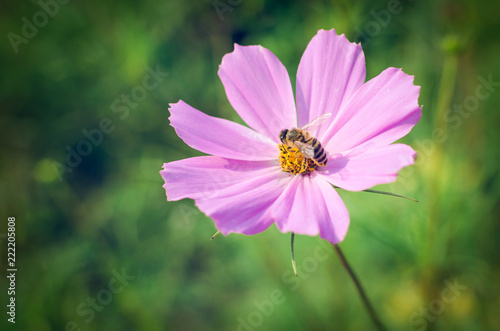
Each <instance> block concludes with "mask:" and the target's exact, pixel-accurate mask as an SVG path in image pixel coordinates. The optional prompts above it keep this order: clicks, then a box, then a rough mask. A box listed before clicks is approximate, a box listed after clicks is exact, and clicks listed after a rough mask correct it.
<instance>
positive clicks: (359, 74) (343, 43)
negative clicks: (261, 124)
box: [297, 29, 365, 138]
mask: <svg viewBox="0 0 500 331" xmlns="http://www.w3.org/2000/svg"><path fill="white" fill-rule="evenodd" d="M364 81H365V57H364V55H363V50H362V49H361V45H359V44H355V43H350V42H349V41H348V40H347V38H346V37H345V36H344V35H340V36H338V35H337V33H336V32H335V29H332V30H330V31H324V30H320V31H318V34H317V35H316V36H314V38H313V39H312V40H311V41H310V42H309V45H308V46H307V48H306V50H305V52H304V55H302V59H301V60H300V64H299V69H298V71H297V112H298V117H299V126H304V125H305V124H307V123H309V122H310V121H312V120H314V119H315V118H317V117H319V116H320V115H322V114H324V113H332V117H330V118H331V119H333V118H334V117H335V115H336V114H337V112H338V110H339V109H340V107H341V106H342V105H343V104H345V103H346V102H347V101H348V100H349V98H350V97H351V96H352V95H353V94H354V92H356V90H357V89H358V88H359V87H361V86H362V85H363V83H364ZM321 128H324V129H326V128H327V126H326V125H323V126H322V127H321ZM318 132H319V130H318ZM315 135H316V137H317V138H321V133H315Z"/></svg>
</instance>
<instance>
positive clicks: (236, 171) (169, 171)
mask: <svg viewBox="0 0 500 331" xmlns="http://www.w3.org/2000/svg"><path fill="white" fill-rule="evenodd" d="M277 167H279V166H278V165H277V162H275V161H254V162H252V161H239V160H231V159H223V158H220V157H216V156H200V157H192V158H189V159H184V160H179V161H174V162H170V163H165V164H164V165H163V170H162V171H160V174H161V175H162V177H163V179H164V180H165V184H164V185H163V187H164V188H165V190H166V192H167V199H168V200H169V201H177V200H180V199H184V198H191V199H195V200H196V199H209V198H211V197H214V196H217V195H220V194H221V193H220V192H222V191H224V190H227V189H228V188H229V187H231V186H233V185H237V184H239V183H240V182H241V181H246V180H250V179H252V178H256V177H259V176H262V175H263V174H267V173H268V172H269V169H270V168H277Z"/></svg>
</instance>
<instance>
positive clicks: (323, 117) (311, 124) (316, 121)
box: [301, 113, 332, 130]
mask: <svg viewBox="0 0 500 331" xmlns="http://www.w3.org/2000/svg"><path fill="white" fill-rule="evenodd" d="M330 116H332V113H325V114H323V115H321V116H319V117H317V118H315V119H313V120H312V121H311V122H309V123H308V124H306V125H304V127H302V128H301V129H302V130H306V129H310V128H313V127H315V126H318V125H320V124H322V123H323V122H324V121H326V120H327V119H328V118H329V117H330Z"/></svg>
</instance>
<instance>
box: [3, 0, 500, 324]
mask: <svg viewBox="0 0 500 331" xmlns="http://www.w3.org/2000/svg"><path fill="white" fill-rule="evenodd" d="M47 3H51V4H57V8H58V11H57V13H55V14H54V15H53V17H52V16H50V15H46V16H47V22H46V24H39V25H40V27H38V28H37V30H38V31H37V33H36V35H35V36H32V37H30V38H28V37H25V36H23V31H22V29H23V24H25V23H24V21H23V20H22V18H23V17H26V19H27V20H28V21H29V22H33V19H34V17H33V15H36V13H37V12H40V11H41V7H40V6H39V5H38V4H37V3H35V2H27V3H22V2H19V3H17V2H16V3H12V4H10V5H4V6H2V7H4V8H3V9H2V11H1V13H0V27H1V30H2V31H3V33H4V35H5V36H8V34H9V33H11V32H12V33H15V34H16V35H18V36H19V37H20V38H24V40H26V42H22V43H18V44H16V46H13V45H12V42H11V41H10V40H9V37H6V38H4V40H3V43H1V44H0V63H1V66H2V69H1V72H2V80H1V82H0V84H1V89H0V100H1V108H2V115H1V116H2V120H1V121H0V136H1V143H2V149H1V152H0V153H1V159H2V162H0V169H1V182H0V190H1V197H2V198H1V199H0V210H2V217H3V220H1V222H2V224H5V225H2V227H1V228H0V229H1V230H0V240H1V243H0V247H1V248H0V252H1V256H2V257H1V261H2V275H4V272H5V271H4V270H6V267H4V266H6V261H7V259H6V257H7V246H6V237H5V234H6V233H7V217H9V216H15V217H16V222H17V223H16V264H17V269H18V272H17V279H16V282H17V283H16V285H17V288H16V303H17V305H16V308H17V310H16V312H17V315H16V325H15V326H13V325H11V323H9V322H7V318H6V314H5V312H4V311H3V310H6V308H5V304H6V303H7V300H8V299H7V296H6V295H4V294H6V292H7V290H6V289H7V287H8V283H7V279H6V278H5V276H3V277H2V278H1V280H0V285H1V286H0V292H1V293H2V295H1V296H0V297H1V298H2V306H3V307H4V308H3V310H2V314H3V317H2V320H1V322H0V325H1V329H2V330H10V329H15V328H17V329H19V330H40V331H44V330H71V327H72V326H74V325H77V326H78V327H79V328H81V330H122V329H132V330H235V329H238V327H239V325H240V323H242V322H241V321H244V323H253V324H259V325H258V326H255V327H253V326H250V328H251V329H254V330H282V329H286V330H333V329H335V330H337V329H338V330H351V329H370V328H371V327H372V325H371V322H370V320H369V317H368V315H367V314H366V312H365V311H364V310H363V307H362V303H361V300H360V298H359V297H358V295H357V293H356V292H355V288H354V286H353V284H352V282H351V280H350V279H349V278H348V276H347V274H346V273H345V271H344V270H343V269H342V267H341V265H340V263H339V261H338V260H337V258H336V256H335V254H333V250H332V249H331V247H328V245H325V244H324V243H323V244H321V243H320V242H319V241H318V240H317V238H309V237H304V236H297V237H296V238H295V244H296V246H295V258H296V261H297V266H298V267H299V277H298V278H295V277H292V276H291V274H292V267H291V263H290V251H289V244H290V242H289V240H290V236H289V235H284V234H282V233H280V232H279V231H278V230H277V229H276V228H275V227H274V226H272V227H271V228H270V229H269V230H267V231H266V232H264V233H262V234H259V235H255V236H252V237H247V236H243V235H230V236H228V237H223V236H218V237H216V238H215V239H214V240H213V241H210V240H209V239H210V237H211V236H212V235H213V234H214V233H215V231H216V229H215V228H214V226H213V223H212V221H211V220H210V219H208V218H207V217H206V216H205V215H203V214H202V213H200V212H199V211H198V210H197V209H196V208H195V207H194V204H193V202H192V201H188V200H186V201H180V202H167V201H166V199H165V191H164V189H163V188H162V185H163V181H162V179H161V177H160V175H159V171H160V169H161V167H162V164H163V162H170V161H174V160H178V159H182V158H187V157H191V156H195V155H200V153H199V152H197V151H194V150H192V149H190V148H189V147H188V146H186V145H184V144H183V142H182V141H181V140H180V139H179V138H178V137H177V135H176V134H175V132H174V130H173V128H172V127H171V126H169V125H168V124H169V122H168V116H169V113H168V104H169V103H175V102H177V101H178V100H179V99H182V100H184V101H186V102H187V103H189V104H190V105H193V106H194V107H195V108H198V109H200V110H202V111H204V112H206V113H208V114H210V115H214V116H218V117H224V118H228V119H231V120H234V121H241V120H240V119H239V118H237V115H236V114H235V112H234V111H233V110H232V109H231V107H230V105H229V102H228V101H227V99H226V97H225V93H224V90H223V87H222V84H221V83H220V80H219V78H218V76H217V70H218V65H219V64H220V61H221V59H222V56H223V55H224V54H226V53H228V52H230V51H232V49H233V43H235V42H236V43H240V44H244V45H249V44H261V45H263V46H265V47H267V48H269V49H270V50H271V51H273V52H274V53H275V54H276V55H277V56H278V57H279V58H280V59H281V60H282V62H283V63H284V64H285V66H286V67H287V69H288V71H289V73H290V75H291V79H292V82H293V83H294V81H295V77H294V76H295V73H296V70H297V66H298V63H299V60H300V56H301V54H302V52H303V51H304V49H305V47H306V46H307V43H308V42H309V40H310V39H311V38H312V37H313V35H314V34H315V33H316V31H317V30H318V29H330V28H336V29H337V31H339V32H341V33H345V34H346V35H347V37H348V38H349V39H350V40H353V41H357V42H361V43H362V44H363V49H364V51H365V55H366V62H367V78H372V77H375V76H376V75H378V74H379V73H380V72H381V71H382V70H383V69H385V68H387V67H389V66H394V67H402V68H403V69H404V71H405V72H407V73H408V74H411V75H415V83H416V84H417V85H420V86H421V96H420V100H419V103H420V104H421V105H423V116H422V119H421V121H420V122H419V124H418V125H417V126H416V128H415V129H414V130H413V131H412V132H411V133H410V134H409V135H408V136H407V137H405V138H404V139H402V142H404V143H407V144H409V145H411V146H413V147H414V148H415V149H416V150H417V151H418V153H419V158H418V161H417V164H416V165H415V166H412V167H410V168H408V169H404V170H403V171H401V174H400V177H399V179H398V181H397V182H395V183H393V184H390V185H383V186H380V187H377V188H376V189H377V190H385V191H390V192H394V193H398V194H402V195H407V196H411V197H415V198H416V199H418V200H419V201H420V202H419V203H414V202H412V201H409V200H404V199H398V198H394V197H390V196H382V195H375V194H370V193H362V192H346V191H340V194H341V196H342V198H343V199H344V201H345V202H346V205H347V207H348V209H349V211H350V215H351V226H350V229H349V232H348V235H347V238H346V240H345V241H344V242H343V243H342V244H341V247H342V248H343V251H344V253H345V255H346V257H347V259H348V260H349V261H350V263H351V265H352V266H353V268H354V270H355V271H356V273H357V274H358V276H359V278H360V279H361V282H362V283H363V284H364V286H365V288H366V290H367V292H368V296H369V297H370V298H371V299H372V301H373V302H374V304H375V309H376V310H377V311H378V313H379V314H380V316H381V319H382V320H383V321H384V322H385V324H386V325H387V326H388V327H389V328H390V329H394V330H400V329H419V328H421V327H422V326H423V325H424V324H423V322H421V321H424V322H425V325H426V326H427V327H428V328H429V329H432V328H434V329H454V330H478V329H482V330H494V329H500V318H499V316H498V311H497V310H498V307H500V299H499V298H500V289H499V285H498V284H499V283H500V263H499V261H500V260H499V259H498V252H499V251H500V240H499V233H500V223H499V218H498V215H500V209H499V206H500V177H499V174H498V161H499V160H500V155H499V148H498V143H499V142H500V131H499V130H498V125H499V123H500V121H499V120H500V112H499V111H498V104H499V103H500V93H499V91H500V86H499V85H498V84H497V85H493V87H490V88H491V89H492V90H485V89H484V88H483V90H482V92H484V91H488V92H489V94H488V96H487V97H485V98H481V99H478V97H477V92H476V91H477V88H478V86H481V85H483V86H484V81H488V80H492V81H493V82H500V67H499V65H498V54H499V53H500V42H499V39H498V31H499V29H500V23H499V21H498V12H499V10H500V8H499V7H500V4H499V3H498V2H495V1H483V2H481V3H480V4H477V2H475V1H472V0H461V1H443V0H441V1H435V2H431V1H402V2H397V1H393V0H389V1H363V2H355V3H353V2H350V1H336V2H333V1H331V2H324V1H312V2H306V1H303V2H300V1H292V2H283V1H279V2H276V1H275V2H273V1H267V0H260V1H229V0H221V1H204V2H197V3H196V2H186V1H163V2H162V1H152V0H148V1H143V2H140V3H135V2H129V1H127V2H116V1H115V2H105V3H100V2H96V3H90V2H89V3H84V2H73V1H71V2H68V3H67V4H59V3H58V2H55V1H52V2H51V1H48V2H47ZM53 6H54V5H53ZM391 6H396V7H394V8H396V9H394V8H393V7H391ZM390 8H393V12H394V13H392V12H391V11H389V10H390ZM52 10H54V8H52ZM384 11H385V12H384ZM395 12H397V13H395ZM383 13H389V15H388V16H387V15H386V16H384V15H383ZM40 17H41V16H40ZM40 17H38V18H37V19H38V20H40V19H41V18H40ZM42 18H43V17H42ZM38 23H42V22H41V21H38ZM16 40H19V39H16ZM18 42H19V41H18ZM16 48H17V50H18V51H17V52H15V49H16ZM147 68H148V69H147ZM155 70H160V71H161V72H165V73H168V76H167V75H166V74H165V75H163V76H161V75H160V76H158V77H157V80H156V82H157V83H158V84H157V86H155V87H154V88H151V89H146V88H143V89H141V88H140V86H142V87H145V83H144V78H145V77H146V76H147V75H148V74H149V73H150V71H155ZM149 83H150V84H153V83H154V82H152V81H150V82H149ZM141 91H146V94H145V95H144V94H140V93H141ZM133 93H136V96H137V97H138V98H136V102H134V101H133V100H132V101H131V103H130V104H129V105H127V106H125V104H126V103H124V102H118V103H115V100H120V99H121V98H122V95H126V94H129V95H130V94H133ZM142 97H143V98H142ZM138 99H140V101H139V100H138ZM474 100H476V101H477V102H475V101H474ZM455 105H457V106H455ZM118 107H122V108H118ZM85 132H86V133H85ZM99 132H100V133H99ZM89 136H90V137H92V138H89ZM91 139H94V142H96V143H95V144H94V143H92V140H91ZM82 141H90V143H88V144H86V145H85V143H82ZM84 145H85V146H84ZM89 146H90V147H89ZM78 148H80V150H83V151H88V150H89V148H90V152H89V153H88V155H85V156H81V160H80V161H78V159H77V158H75V156H74V155H73V156H71V155H72V154H71V153H74V152H71V150H73V151H78ZM85 148H87V149H85ZM68 151H70V152H68ZM68 155H70V156H68ZM68 157H69V160H70V161H69V163H71V164H73V165H75V166H74V167H73V166H71V165H68V161H67V158H68ZM56 164H57V166H56ZM64 167H66V168H64ZM62 169H66V170H67V171H64V170H62ZM2 235H3V236H2ZM318 254H319V255H318ZM3 262H5V263H3ZM122 273H125V275H127V277H129V279H128V280H127V278H125V280H123V279H122V282H120V280H119V278H120V277H118V276H117V274H122ZM455 280H457V281H458V283H459V284H461V285H463V286H467V288H466V289H465V290H461V291H460V293H459V295H457V296H456V297H455V298H454V299H453V300H452V301H451V302H444V303H443V299H442V295H443V291H445V290H446V289H447V288H448V287H449V286H448V285H447V284H448V283H453V282H454V281H455ZM109 294H111V297H109ZM96 297H97V300H98V301H97V307H98V308H90V307H92V306H91V304H90V303H88V302H89V301H87V300H88V298H96ZM273 299H274V301H273ZM108 301H109V302H108ZM103 302H104V303H106V304H102V303H103ZM436 302H438V303H436ZM439 302H441V303H443V307H442V309H441V306H439ZM269 303H272V307H271V306H269ZM266 304H268V305H267V306H266ZM432 305H434V306H432ZM258 306H262V307H264V308H262V307H261V308H262V309H264V310H266V309H267V311H270V310H271V308H272V312H271V313H269V314H268V315H269V316H266V315H265V314H264V313H260V312H259V309H258ZM79 307H80V308H79ZM421 309H428V310H429V309H430V310H429V311H430V314H431V315H429V316H430V318H427V317H425V315H424V314H423V313H422V312H421ZM437 310H439V313H436V314H433V313H432V311H437ZM259 316H261V320H262V321H261V323H257V322H258V321H259V318H258V317H259ZM412 316H413V317H412ZM415 316H416V317H415ZM431 318H432V321H431ZM249 319H250V321H249ZM419 321H420V322H419ZM72 322H74V324H72ZM249 325H250V324H249ZM240 329H241V330H245V329H247V330H248V327H245V326H242V327H240Z"/></svg>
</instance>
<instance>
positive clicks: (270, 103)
mask: <svg viewBox="0 0 500 331" xmlns="http://www.w3.org/2000/svg"><path fill="white" fill-rule="evenodd" d="M219 77H220V79H221V80H222V83H223V84H224V88H225V90H226V94H227V98H228V99H229V102H230V103H231V105H232V106H233V108H234V109H235V110H236V112H237V113H238V114H239V115H240V116H241V118H242V119H243V120H244V121H245V123H247V124H248V125H249V126H250V127H251V128H253V129H255V130H256V131H257V132H260V133H262V134H264V135H266V136H267V137H269V138H271V139H272V140H273V141H274V142H279V139H278V136H279V133H280V130H282V129H286V128H290V127H295V126H297V115H296V112H295V104H294V100H293V91H292V86H291V84H290V77H289V76H288V73H287V71H286V69H285V67H284V66H283V64H282V63H281V62H280V60H278V58H277V57H276V56H275V55H274V54H273V53H271V52H270V51H269V50H267V49H265V48H264V47H262V46H240V45H237V44H235V45H234V51H233V52H232V53H229V54H226V55H225V56H224V58H223V59H222V63H221V65H220V67H219Z"/></svg>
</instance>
